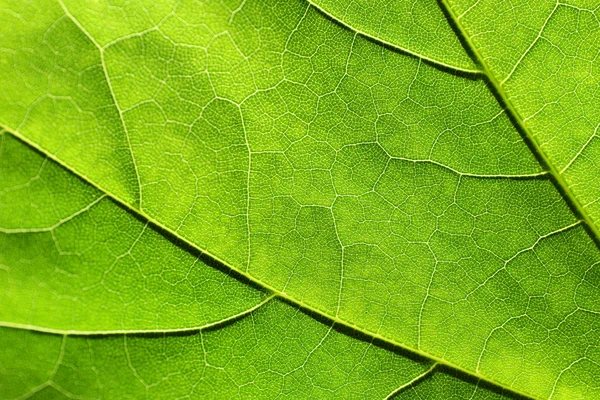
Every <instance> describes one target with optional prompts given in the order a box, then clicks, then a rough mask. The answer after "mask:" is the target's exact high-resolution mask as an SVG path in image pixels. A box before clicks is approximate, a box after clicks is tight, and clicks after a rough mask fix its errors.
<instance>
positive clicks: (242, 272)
mask: <svg viewBox="0 0 600 400" xmlns="http://www.w3.org/2000/svg"><path fill="white" fill-rule="evenodd" d="M0 128H4V129H5V130H6V132H8V133H10V134H11V135H13V136H14V137H16V138H18V139H19V140H21V141H22V142H23V143H26V144H27V145H29V146H31V147H32V148H34V149H36V150H38V151H39V152H41V153H43V154H44V155H46V156H47V157H49V158H50V159H52V160H54V161H55V162H56V163H57V164H59V165H61V166H63V167H64V168H65V169H67V170H68V171H70V172H71V173H73V174H74V175H76V176H79V177H81V178H82V179H83V180H85V181H86V182H87V183H88V184H89V185H91V186H93V187H95V188H97V189H99V190H101V191H103V192H104V193H106V194H107V195H108V196H110V197H111V198H113V199H114V200H115V201H116V202H118V203H119V204H121V205H123V206H124V207H125V208H127V209H128V210H130V211H131V212H132V213H133V214H136V215H138V216H140V217H142V218H144V219H146V220H147V221H149V222H151V223H152V224H153V225H154V226H156V227H158V228H160V229H162V230H164V231H165V232H168V233H169V234H170V235H172V236H173V237H175V238H177V239H179V240H181V241H183V242H184V243H187V244H188V245H189V246H191V247H192V248H194V249H196V250H198V251H199V252H201V253H202V254H205V255H206V256H208V257H210V258H212V259H213V260H215V261H217V262H218V263H220V264H222V265H224V266H226V267H227V268H229V269H231V270H232V271H236V272H237V273H239V274H240V275H242V276H244V277H245V278H246V279H248V280H249V281H251V282H253V283H255V284H256V285H258V286H261V287H263V288H264V289H267V290H269V291H270V292H272V293H273V294H275V295H276V296H277V297H280V298H282V299H285V300H287V301H289V302H290V303H292V304H295V305H296V306H298V307H301V308H303V309H305V310H308V311H311V312H313V313H315V314H317V315H320V316H322V317H323V318H325V319H327V320H329V321H331V322H334V323H338V324H340V325H343V326H346V327H348V328H350V329H352V330H355V331H356V332H359V333H362V334H363V335H366V336H369V337H372V338H374V339H379V340H382V341H384V342H386V343H389V344H392V345H394V346H397V347H399V348H401V349H404V350H406V351H409V352H411V353H414V354H418V355H420V356H422V357H424V358H429V359H431V360H433V361H436V362H437V363H438V364H440V365H446V366H448V367H449V368H452V369H454V370H457V371H461V372H463V373H465V374H467V375H470V376H473V377H475V378H478V379H480V380H482V381H485V382H489V383H491V384H493V385H494V386H498V387H501V388H503V389H505V390H508V391H512V392H514V393H517V394H519V395H522V396H525V397H528V398H533V399H536V398H537V397H534V396H532V395H531V394H526V393H523V392H520V391H518V390H516V389H513V388H510V387H506V386H504V385H503V384H502V383H500V382H497V381H495V380H494V379H492V378H489V377H486V376H483V375H481V374H479V373H475V372H473V371H470V370H467V369H465V368H463V367H460V366H458V365H455V364H452V363H450V362H448V361H446V360H444V359H442V358H440V357H437V356H434V355H431V354H428V353H426V352H424V351H421V350H418V349H415V348H413V347H410V346H408V345H406V344H404V343H400V342H398V341H396V340H394V339H392V338H388V337H386V336H384V335H381V334H379V333H376V332H371V331H369V330H366V329H364V328H363V327H360V326H358V325H356V324H354V323H352V322H349V321H346V320H343V319H341V318H339V317H335V316H332V315H331V314H329V313H328V312H327V311H325V310H321V309H318V308H316V307H314V306H312V305H310V304H307V303H305V302H303V301H301V300H298V299H296V298H294V297H292V296H289V295H288V294H286V293H284V292H282V291H280V290H277V289H276V288H274V287H272V286H270V285H268V284H266V283H264V282H262V281H261V280H259V279H257V278H255V277H254V276H252V275H250V274H249V273H248V272H247V271H245V270H243V269H241V268H236V267H234V266H233V265H231V264H229V263H228V262H227V261H225V260H223V259H221V258H220V257H218V256H216V255H214V254H212V253H210V252H208V251H207V250H206V249H203V248H201V247H199V246H198V245H197V244H195V243H193V242H192V241H190V240H189V239H187V238H185V237H184V236H182V235H181V234H179V233H178V232H175V231H173V230H172V229H170V228H169V227H167V226H166V225H164V224H162V223H160V222H159V221H157V220H155V219H154V218H152V217H151V216H149V215H148V214H146V213H145V212H144V211H141V210H139V209H136V208H135V207H134V206H132V205H131V204H129V203H127V202H125V201H124V200H122V199H121V198H119V197H118V196H117V195H115V194H113V193H112V192H111V191H110V190H107V189H105V188H104V187H102V186H101V185H99V184H96V183H95V182H94V181H92V180H90V179H89V178H87V177H86V176H84V175H83V174H80V173H78V172H77V170H75V169H74V168H72V167H71V166H70V165H69V164H67V163H65V162H64V161H62V160H60V159H59V158H57V157H56V156H54V155H53V154H51V153H50V152H48V151H47V150H46V149H44V148H43V147H41V146H39V145H38V144H36V143H34V142H32V141H31V140H29V139H28V138H26V137H25V136H23V135H21V134H20V133H18V132H16V131H13V130H11V129H7V128H5V127H0Z"/></svg>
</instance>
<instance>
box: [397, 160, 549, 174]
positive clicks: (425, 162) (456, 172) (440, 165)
mask: <svg viewBox="0 0 600 400" xmlns="http://www.w3.org/2000/svg"><path fill="white" fill-rule="evenodd" d="M390 159H392V160H399V161H407V162H413V163H415V164H433V165H437V166H438V167H441V168H444V169H446V170H448V171H450V172H453V173H455V174H456V175H460V176H468V177H471V178H483V179H536V178H540V177H543V176H549V175H550V171H542V172H536V173H533V174H515V175H508V174H473V173H470V172H462V171H459V170H456V169H454V168H452V167H450V166H448V165H445V164H442V163H440V162H438V161H434V160H427V159H423V160H416V159H411V158H404V157H393V156H390Z"/></svg>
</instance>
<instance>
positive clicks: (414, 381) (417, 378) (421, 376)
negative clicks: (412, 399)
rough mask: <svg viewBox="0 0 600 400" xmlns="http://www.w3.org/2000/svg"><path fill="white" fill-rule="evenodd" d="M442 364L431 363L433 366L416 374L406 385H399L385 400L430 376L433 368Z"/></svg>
mask: <svg viewBox="0 0 600 400" xmlns="http://www.w3.org/2000/svg"><path fill="white" fill-rule="evenodd" d="M438 365H440V364H439V363H433V364H432V365H431V367H429V369H427V370H426V371H425V372H423V373H422V374H420V375H417V376H415V377H414V378H413V379H411V380H410V381H408V382H406V383H405V384H404V385H402V386H399V387H397V388H396V389H394V391H393V392H392V393H390V394H388V395H387V396H386V397H385V398H384V399H383V400H389V399H391V398H392V397H394V396H395V395H397V394H398V393H400V392H401V391H403V390H404V389H406V388H408V387H410V386H412V385H414V384H415V383H417V382H418V381H420V380H422V379H424V378H425V377H427V376H429V375H430V374H431V373H433V370H434V369H436V368H437V366H438Z"/></svg>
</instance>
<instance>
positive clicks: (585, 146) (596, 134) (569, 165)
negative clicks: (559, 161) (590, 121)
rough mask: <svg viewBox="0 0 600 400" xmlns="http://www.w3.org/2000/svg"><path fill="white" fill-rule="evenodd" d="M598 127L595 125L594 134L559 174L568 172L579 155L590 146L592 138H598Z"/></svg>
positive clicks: (599, 125)
mask: <svg viewBox="0 0 600 400" xmlns="http://www.w3.org/2000/svg"><path fill="white" fill-rule="evenodd" d="M599 127H600V124H598V125H596V129H594V133H593V134H592V136H590V138H589V139H588V140H587V142H585V143H584V145H583V146H582V147H581V149H579V151H578V152H577V154H575V156H573V158H571V161H569V163H568V164H567V165H565V167H564V168H563V169H561V170H560V173H561V174H564V173H565V171H566V170H568V169H569V168H570V167H571V165H573V163H574V162H575V160H577V159H578V158H579V157H580V156H581V154H583V152H584V151H585V149H586V148H587V147H588V146H589V145H590V143H591V142H592V140H594V138H596V137H598V128H599Z"/></svg>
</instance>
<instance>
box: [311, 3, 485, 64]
mask: <svg viewBox="0 0 600 400" xmlns="http://www.w3.org/2000/svg"><path fill="white" fill-rule="evenodd" d="M307 2H308V3H309V4H310V5H311V6H313V7H314V8H315V9H317V10H318V11H319V12H321V13H323V14H325V15H326V16H328V17H329V18H331V19H332V20H334V21H337V22H338V23H340V24H342V25H343V26H345V27H346V28H348V29H350V30H352V31H354V32H356V33H358V34H359V35H361V36H364V37H366V38H369V39H371V40H374V41H376V42H378V43H381V44H383V45H385V46H389V47H391V48H394V49H396V50H399V51H401V52H403V53H407V54H410V55H412V56H415V57H417V58H419V59H422V60H427V61H429V62H430V63H432V64H435V65H439V66H440V67H443V68H447V69H450V70H453V71H457V72H462V73H466V74H475V75H480V74H482V73H483V71H481V70H478V69H468V68H461V67H457V66H454V65H450V64H446V63H444V62H442V61H439V60H436V59H435V58H430V57H427V56H424V55H423V54H419V53H417V52H415V51H412V50H409V49H407V48H404V47H400V46H398V45H396V44H393V43H390V42H387V41H385V40H383V39H381V38H378V37H376V36H373V35H370V34H368V33H366V32H363V31H361V30H360V29H357V28H355V27H354V26H352V25H349V24H347V23H345V22H344V21H342V20H340V19H338V18H336V17H335V16H334V15H332V14H330V13H329V12H328V11H327V10H325V9H323V8H321V7H320V6H318V5H317V4H315V3H314V2H313V1H312V0H307Z"/></svg>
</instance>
